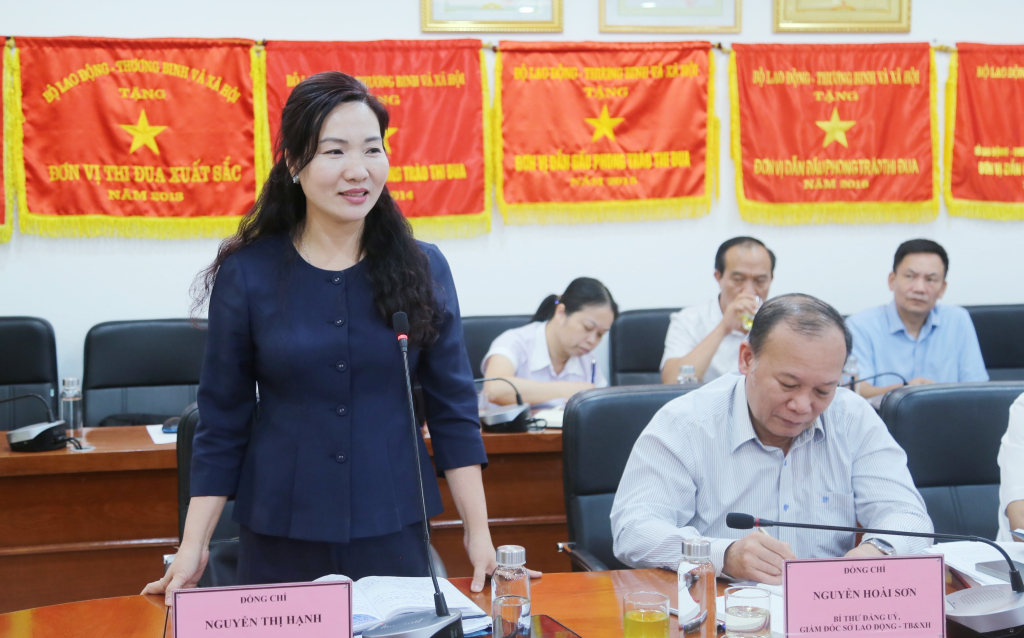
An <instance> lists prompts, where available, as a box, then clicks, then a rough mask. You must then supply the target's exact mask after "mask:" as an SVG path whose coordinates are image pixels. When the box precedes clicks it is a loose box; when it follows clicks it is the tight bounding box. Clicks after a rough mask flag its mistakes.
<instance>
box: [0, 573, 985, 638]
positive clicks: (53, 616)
mask: <svg viewBox="0 0 1024 638" xmlns="http://www.w3.org/2000/svg"><path fill="white" fill-rule="evenodd" d="M451 581H452V584H454V585H455V586H456V587H458V588H459V589H460V590H462V591H463V592H464V593H466V594H467V595H469V597H470V598H472V599H473V601H474V602H476V604H478V605H479V606H480V607H481V608H483V610H484V611H487V612H489V611H490V601H491V596H490V591H489V590H488V589H484V591H483V592H481V593H479V594H471V593H470V592H469V583H470V579H469V578H453V579H451ZM725 587H726V585H725V584H724V583H722V582H719V583H718V593H719V595H721V594H722V592H723V591H724V589H725ZM531 588H532V591H531V596H530V598H531V603H532V604H531V611H532V612H533V613H534V614H535V615H541V614H543V615H547V616H551V617H552V618H554V619H555V620H557V621H558V622H560V623H562V624H563V625H565V626H566V627H568V628H569V629H571V630H572V631H574V632H576V633H577V634H579V635H580V636H586V637H587V638H591V637H597V638H602V637H609V638H610V637H612V636H622V635H623V630H622V597H623V596H624V595H625V594H627V593H629V592H635V591H659V592H661V593H663V594H665V595H667V596H668V597H669V601H670V604H671V605H672V606H673V607H674V606H675V603H676V598H677V596H676V575H675V573H673V572H669V571H664V570H658V569H637V570H624V571H611V572H576V573H571V572H570V573H561V574H545V575H544V577H543V578H541V579H540V580H535V581H533V583H532V587H531ZM955 589H958V586H956V585H947V592H949V591H953V590H955ZM165 610H166V608H165V607H164V604H163V597H162V596H127V597H124V598H107V599H104V600H90V601H85V602H80V603H68V604H64V605H55V606H52V607H42V608H39V609H29V610H26V611H19V612H13V613H9V614H2V615H0V638H21V637H22V636H76V638H121V637H122V636H123V637H124V638H129V637H130V638H136V637H139V638H142V637H145V636H151V637H153V638H158V637H159V636H161V635H163V636H165V638H170V637H171V636H172V635H173V633H172V629H173V628H172V627H171V626H170V622H167V624H166V625H165V617H166V616H167V614H166V613H165ZM671 622H672V627H671V633H670V635H671V636H678V635H679V634H678V625H677V624H676V620H675V618H674V617H673V618H672V621H671ZM947 628H948V629H947V636H948V638H966V630H964V629H962V628H961V627H959V625H956V624H955V623H948V622H947Z"/></svg>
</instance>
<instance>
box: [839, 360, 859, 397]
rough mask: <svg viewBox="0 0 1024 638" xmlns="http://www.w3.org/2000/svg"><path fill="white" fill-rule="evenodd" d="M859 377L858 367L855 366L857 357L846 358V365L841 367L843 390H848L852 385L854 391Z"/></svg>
mask: <svg viewBox="0 0 1024 638" xmlns="http://www.w3.org/2000/svg"><path fill="white" fill-rule="evenodd" d="M859 377H860V367H859V366H858V365H857V357H855V356H853V355H852V354H851V355H850V356H849V357H847V358H846V365H844V366H843V376H842V379H843V380H842V383H841V384H840V385H842V386H843V387H844V388H850V384H851V383H852V384H854V385H853V388H851V389H854V391H856V390H855V389H856V387H857V386H856V382H857V379H858V378H859Z"/></svg>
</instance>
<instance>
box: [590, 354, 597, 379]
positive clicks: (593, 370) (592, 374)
mask: <svg viewBox="0 0 1024 638" xmlns="http://www.w3.org/2000/svg"><path fill="white" fill-rule="evenodd" d="M595 379H597V359H591V360H590V382H591V383H594V380H595Z"/></svg>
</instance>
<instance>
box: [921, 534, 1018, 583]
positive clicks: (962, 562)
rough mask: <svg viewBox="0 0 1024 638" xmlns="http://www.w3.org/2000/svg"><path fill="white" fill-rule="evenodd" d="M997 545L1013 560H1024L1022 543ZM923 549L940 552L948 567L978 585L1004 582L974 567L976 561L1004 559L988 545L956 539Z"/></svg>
mask: <svg viewBox="0 0 1024 638" xmlns="http://www.w3.org/2000/svg"><path fill="white" fill-rule="evenodd" d="M999 546H1000V547H1002V548H1003V549H1005V550H1006V553H1007V554H1009V555H1010V558H1012V559H1013V560H1015V561H1017V562H1024V543H999ZM924 551H925V552H926V553H928V554H942V555H943V556H944V557H945V561H946V565H947V566H948V567H951V568H953V569H955V570H956V571H958V572H960V573H961V574H964V575H966V576H968V577H969V578H971V579H973V580H974V581H975V582H977V583H978V584H979V585H1003V584H1006V581H1005V580H1001V579H999V578H996V577H995V576H989V575H988V574H983V573H981V572H979V571H978V570H977V569H976V568H975V565H977V564H978V563H984V562H986V561H990V560H1004V559H1003V555H1002V554H1000V553H999V552H998V551H996V549H995V548H994V547H991V546H990V545H986V544H985V543H976V542H972V541H956V542H953V543H939V544H938V545H932V546H931V547H929V548H928V549H926V550H924Z"/></svg>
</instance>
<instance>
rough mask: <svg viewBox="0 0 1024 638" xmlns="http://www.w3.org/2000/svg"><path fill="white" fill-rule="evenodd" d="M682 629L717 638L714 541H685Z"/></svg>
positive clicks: (681, 571)
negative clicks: (712, 551)
mask: <svg viewBox="0 0 1024 638" xmlns="http://www.w3.org/2000/svg"><path fill="white" fill-rule="evenodd" d="M678 577H679V598H678V601H679V626H680V627H681V628H682V629H683V633H685V634H686V635H687V636H691V637H693V638H698V637H699V638H715V637H716V636H717V634H718V629H717V626H716V625H715V595H716V593H717V590H716V589H715V566H714V564H713V563H712V562H711V542H710V541H706V540H703V539H697V540H685V541H683V559H682V560H681V561H679V570H678Z"/></svg>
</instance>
